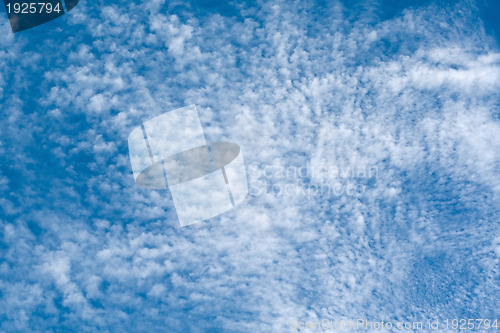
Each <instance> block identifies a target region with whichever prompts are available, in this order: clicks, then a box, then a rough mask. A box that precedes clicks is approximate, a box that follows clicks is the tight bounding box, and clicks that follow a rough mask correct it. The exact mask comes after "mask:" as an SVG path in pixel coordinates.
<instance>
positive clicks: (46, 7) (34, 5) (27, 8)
mask: <svg viewBox="0 0 500 333" xmlns="http://www.w3.org/2000/svg"><path fill="white" fill-rule="evenodd" d="M6 7H7V13H9V14H10V13H14V14H35V13H39V14H41V13H47V14H50V13H52V12H56V13H60V12H61V11H63V10H62V9H61V8H60V6H59V3H57V4H56V5H55V6H53V5H52V4H51V3H50V2H23V3H14V4H13V5H11V4H10V3H9V4H7V5H6Z"/></svg>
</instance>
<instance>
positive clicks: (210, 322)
mask: <svg viewBox="0 0 500 333" xmlns="http://www.w3.org/2000/svg"><path fill="white" fill-rule="evenodd" d="M475 6H476V4H475V3H474V2H472V1H459V2H454V3H450V4H439V5H437V4H432V3H426V4H425V5H421V6H419V7H413V8H407V9H404V10H401V11H398V12H397V13H395V14H394V15H389V16H388V15H384V13H383V11H382V10H381V9H380V8H382V7H383V6H382V4H381V3H377V2H374V1H364V2H362V4H361V5H356V6H350V5H348V4H347V2H346V3H342V2H338V1H336V2H335V1H334V2H331V3H330V4H328V5H325V4H322V3H312V2H285V1H276V2H273V3H270V2H269V3H258V4H255V5H252V4H247V5H237V6H236V5H234V6H232V7H231V6H228V7H227V8H224V10H221V8H217V7H213V8H206V7H200V6H199V5H198V4H197V3H195V2H190V3H189V5H181V4H180V3H178V4H176V3H168V2H166V1H150V2H148V3H147V4H141V3H128V4H127V5H126V6H123V5H122V4H121V3H119V2H116V1H111V2H106V4H103V3H92V4H91V3H88V2H87V3H80V4H79V6H78V7H77V8H76V9H75V10H74V11H72V13H70V14H68V15H65V16H64V17H62V18H60V20H59V24H60V28H57V27H55V28H54V29H52V30H51V29H50V27H48V28H46V29H44V30H36V29H32V30H30V31H26V32H25V33H23V34H18V35H16V36H15V37H14V36H12V34H11V33H10V31H9V29H10V28H9V26H8V25H7V23H5V24H2V25H1V26H0V29H1V35H2V38H1V39H0V44H1V46H2V48H1V49H2V51H0V53H1V54H2V56H1V57H0V65H1V66H0V103H1V110H2V112H1V125H0V126H1V128H0V130H1V133H2V134H1V137H0V154H1V156H2V166H1V173H0V191H1V192H2V196H1V198H0V204H1V208H2V210H1V215H0V226H1V231H2V232H1V243H0V251H1V259H0V260H1V262H0V272H1V274H0V322H1V324H0V325H1V326H0V327H1V330H3V331H61V330H79V331H90V332H92V331H110V332H111V331H113V332H114V331H163V332H164V331H168V332H188V331H189V332H206V331H214V332H215V331H225V332H250V331H255V332H284V331H287V330H289V323H290V320H291V319H293V318H298V319H299V320H311V321H312V320H319V319H321V318H329V319H335V320H341V319H349V318H367V319H373V320H384V321H388V320H393V321H396V320H417V319H425V320H426V319H427V318H442V319H446V318H457V317H458V318H492V317H495V316H497V317H498V314H499V313H498V310H496V309H499V308H500V304H499V299H500V297H499V296H500V290H499V284H498V281H499V275H498V274H499V273H498V262H499V256H500V240H499V237H498V231H499V229H498V222H497V221H498V218H499V211H498V205H499V200H500V180H499V179H500V178H499V175H500V138H499V134H498V133H500V124H499V121H498V119H499V118H498V117H499V113H498V108H499V103H498V101H499V100H500V99H499V97H500V96H499V88H500V53H498V49H497V48H496V44H495V41H494V40H493V39H492V38H491V37H489V36H488V35H487V34H486V33H485V32H484V28H483V25H482V23H481V21H480V20H478V9H477V8H476V7H475ZM190 104H197V105H198V106H199V113H200V118H201V119H202V122H203V126H204V128H205V130H206V134H207V137H208V140H211V141H222V140H228V141H231V142H237V143H238V144H239V145H240V146H241V147H242V150H243V153H244V155H245V161H246V163H247V165H253V166H257V167H256V168H253V170H254V172H249V179H248V180H249V186H250V187H251V188H252V189H253V191H251V194H250V195H249V197H248V198H247V200H246V201H245V202H244V203H242V204H241V205H240V206H238V207H236V208H235V209H234V210H232V211H230V212H228V213H226V214H224V215H222V216H220V217H217V218H214V219H212V220H210V221H208V222H206V223H202V224H198V225H194V226H191V227H187V228H182V229H180V228H177V227H176V224H177V217H176V214H175V209H174V207H173V204H172V201H171V198H170V196H169V193H168V191H148V190H142V189H140V188H138V187H136V186H135V184H134V179H133V176H132V174H131V169H130V165H129V160H128V151H127V144H126V143H127V137H128V134H129V133H130V131H131V130H132V129H133V128H135V127H136V126H137V125H138V124H140V123H142V122H143V121H144V120H147V119H150V118H152V117H154V116H156V115H159V114H161V113H164V112H166V111H168V110H172V109H175V108H177V107H181V106H184V105H190ZM304 167H306V168H310V169H315V168H317V169H320V168H324V167H326V168H328V167H336V168H338V170H354V168H356V169H357V170H370V169H376V170H377V173H376V176H372V177H367V176H366V175H364V176H363V175H351V176H347V177H339V175H338V174H330V173H319V174H317V173H315V174H311V175H310V176H309V177H298V176H297V174H293V173H284V175H280V176H279V177H277V176H276V175H273V174H272V173H266V172H264V171H263V170H282V169H286V170H299V169H300V168H304ZM346 182H347V183H352V184H355V185H357V186H359V188H362V189H363V190H362V191H358V192H357V193H356V195H348V194H347V193H343V194H341V195H328V194H325V193H320V192H318V191H321V186H324V187H325V186H326V188H328V186H331V185H332V184H337V183H339V184H340V185H345V183H346ZM325 184H326V185H325ZM274 185H279V186H274ZM273 186H274V187H273ZM269 188H270V189H271V190H270V191H269ZM280 189H287V191H284V190H281V191H280Z"/></svg>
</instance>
